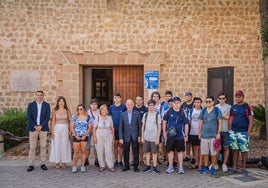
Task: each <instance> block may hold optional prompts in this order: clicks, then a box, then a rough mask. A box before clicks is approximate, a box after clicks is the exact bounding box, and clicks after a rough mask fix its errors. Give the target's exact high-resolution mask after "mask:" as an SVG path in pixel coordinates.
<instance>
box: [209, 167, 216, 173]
mask: <svg viewBox="0 0 268 188" xmlns="http://www.w3.org/2000/svg"><path fill="white" fill-rule="evenodd" d="M209 173H210V174H211V175H215V174H217V171H216V169H215V167H213V166H212V167H211V169H210V171H209Z"/></svg>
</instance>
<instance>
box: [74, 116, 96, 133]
mask: <svg viewBox="0 0 268 188" xmlns="http://www.w3.org/2000/svg"><path fill="white" fill-rule="evenodd" d="M93 121H94V120H93V118H90V117H89V116H88V118H86V119H84V120H78V119H77V118H76V115H72V117H71V122H72V123H74V131H75V134H76V135H77V136H83V135H84V134H85V133H86V132H87V129H88V124H89V123H93Z"/></svg>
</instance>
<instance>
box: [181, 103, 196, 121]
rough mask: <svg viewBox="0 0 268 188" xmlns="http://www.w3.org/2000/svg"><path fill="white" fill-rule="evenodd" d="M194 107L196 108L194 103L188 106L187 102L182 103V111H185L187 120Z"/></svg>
mask: <svg viewBox="0 0 268 188" xmlns="http://www.w3.org/2000/svg"><path fill="white" fill-rule="evenodd" d="M193 107H194V101H193V102H192V103H190V104H187V102H184V103H182V105H181V109H182V110H183V111H184V113H185V115H186V117H187V118H188V116H189V111H190V109H191V108H193Z"/></svg>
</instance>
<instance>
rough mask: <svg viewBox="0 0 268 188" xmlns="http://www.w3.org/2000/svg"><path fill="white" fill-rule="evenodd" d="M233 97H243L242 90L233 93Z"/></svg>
mask: <svg viewBox="0 0 268 188" xmlns="http://www.w3.org/2000/svg"><path fill="white" fill-rule="evenodd" d="M235 95H238V96H244V92H243V91H242V90H238V91H236V92H235Z"/></svg>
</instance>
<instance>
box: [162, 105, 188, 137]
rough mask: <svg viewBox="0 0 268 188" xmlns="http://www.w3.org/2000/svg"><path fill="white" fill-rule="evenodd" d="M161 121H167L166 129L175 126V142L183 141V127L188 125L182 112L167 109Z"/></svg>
mask: <svg viewBox="0 0 268 188" xmlns="http://www.w3.org/2000/svg"><path fill="white" fill-rule="evenodd" d="M163 120H165V121H167V129H168V128H169V127H171V126H175V128H176V130H177V133H178V134H177V136H176V138H175V140H181V139H184V135H185V125H186V124H188V123H189V121H188V119H187V117H186V116H185V113H184V112H181V110H180V111H178V112H177V111H175V110H173V109H169V110H168V111H167V113H166V114H165V115H164V117H163Z"/></svg>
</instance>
